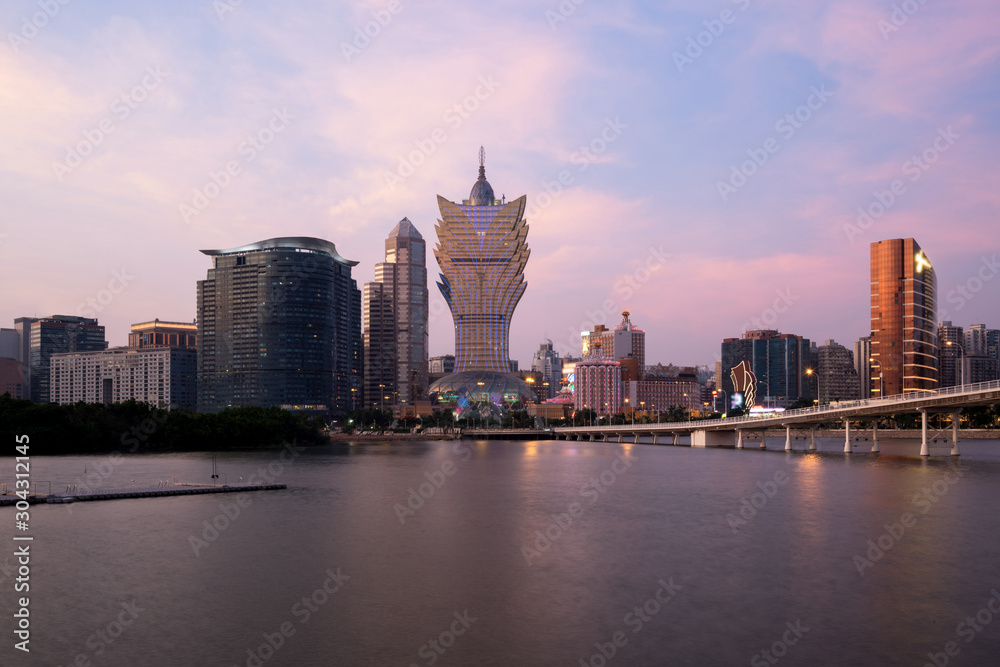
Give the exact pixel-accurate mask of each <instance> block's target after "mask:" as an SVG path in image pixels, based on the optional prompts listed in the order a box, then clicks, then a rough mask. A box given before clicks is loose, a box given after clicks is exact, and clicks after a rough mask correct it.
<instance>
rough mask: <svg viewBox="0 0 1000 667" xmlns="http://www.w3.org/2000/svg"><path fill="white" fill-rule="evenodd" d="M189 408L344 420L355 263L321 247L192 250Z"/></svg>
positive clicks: (356, 364)
mask: <svg viewBox="0 0 1000 667" xmlns="http://www.w3.org/2000/svg"><path fill="white" fill-rule="evenodd" d="M201 252H202V253H204V254H206V255H208V256H210V257H212V260H213V268H211V269H209V270H208V276H207V278H206V279H205V280H199V281H198V409H199V411H202V412H216V411H218V410H222V409H224V408H226V407H228V406H240V405H255V406H262V407H270V406H279V407H285V408H289V409H297V410H312V411H318V412H332V413H334V414H344V413H346V412H348V411H350V410H353V409H355V408H356V407H357V401H358V399H359V394H360V392H361V384H360V383H361V355H362V347H361V292H360V290H358V287H357V282H355V281H354V280H353V279H352V278H351V267H353V266H355V265H356V264H357V262H352V261H350V260H347V259H344V258H343V257H341V256H340V254H339V253H338V252H337V248H336V246H334V244H332V243H330V242H329V241H324V240H322V239H316V238H310V237H286V238H274V239H268V240H266V241H260V242H257V243H251V244H249V245H245V246H241V247H238V248H229V249H227V250H202V251H201Z"/></svg>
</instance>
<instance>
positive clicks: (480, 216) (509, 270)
mask: <svg viewBox="0 0 1000 667" xmlns="http://www.w3.org/2000/svg"><path fill="white" fill-rule="evenodd" d="M526 203H527V197H525V196H523V195H522V196H521V197H519V198H518V199H515V200H513V201H511V202H506V201H503V200H498V199H497V198H496V196H495V195H494V194H493V188H492V186H490V183H489V181H487V180H486V166H485V153H484V151H483V149H482V148H480V149H479V178H478V179H477V180H476V182H475V184H474V185H473V186H472V192H471V193H470V194H469V198H468V199H466V200H465V201H463V202H462V203H461V204H456V203H454V202H452V201H449V200H447V199H445V198H444V197H442V196H440V195H438V208H439V209H440V210H441V219H440V220H438V223H437V226H436V230H437V236H438V244H437V247H436V248H435V249H434V256H435V258H436V259H437V263H438V266H439V267H440V268H441V274H440V277H441V280H440V281H439V282H438V288H440V290H441V294H443V295H444V299H445V301H446V302H447V303H448V307H449V308H450V309H451V315H452V318H453V319H454V321H455V373H453V374H452V375H448V376H445V377H444V378H442V379H440V380H438V381H437V382H435V383H434V384H433V385H431V387H430V392H431V394H433V395H436V396H437V397H438V400H439V401H442V402H444V403H448V404H453V405H454V406H455V408H456V411H457V412H458V413H462V412H463V411H464V410H465V409H468V408H471V409H472V410H473V411H475V412H478V413H480V414H481V415H482V416H484V417H486V416H491V417H502V415H504V414H506V411H507V410H508V409H510V408H512V407H515V406H518V405H523V404H524V403H527V402H528V401H530V400H532V396H533V395H532V392H531V388H530V387H529V386H528V385H527V384H526V383H525V382H524V381H523V380H521V379H520V378H518V377H516V376H514V375H512V374H511V373H510V370H511V367H510V356H509V347H508V337H509V334H510V320H511V317H512V316H513V315H514V308H515V307H516V306H517V303H518V301H520V300H521V296H522V295H523V294H524V290H525V288H526V287H527V283H525V282H524V267H525V265H526V264H527V263H528V255H529V254H530V251H529V250H528V244H527V237H528V223H527V222H526V221H525V220H524V210H525V206H526Z"/></svg>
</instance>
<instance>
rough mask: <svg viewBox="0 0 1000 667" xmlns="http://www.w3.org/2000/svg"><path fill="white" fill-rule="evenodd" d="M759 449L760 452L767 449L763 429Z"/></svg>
mask: <svg viewBox="0 0 1000 667" xmlns="http://www.w3.org/2000/svg"><path fill="white" fill-rule="evenodd" d="M760 448H761V449H762V450H764V449H767V429H766V428H765V429H763V430H761V432H760Z"/></svg>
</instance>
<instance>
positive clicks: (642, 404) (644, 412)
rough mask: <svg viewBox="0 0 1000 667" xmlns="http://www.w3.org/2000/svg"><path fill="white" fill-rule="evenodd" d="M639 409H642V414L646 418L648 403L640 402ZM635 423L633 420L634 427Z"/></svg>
mask: <svg viewBox="0 0 1000 667" xmlns="http://www.w3.org/2000/svg"><path fill="white" fill-rule="evenodd" d="M639 407H640V408H642V414H643V416H644V417H645V416H646V401H639ZM647 421H648V417H647ZM634 423H635V422H634V420H633V425H634Z"/></svg>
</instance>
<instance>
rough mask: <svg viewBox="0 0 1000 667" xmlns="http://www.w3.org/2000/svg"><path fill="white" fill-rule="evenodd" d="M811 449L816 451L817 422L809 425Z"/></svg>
mask: <svg viewBox="0 0 1000 667" xmlns="http://www.w3.org/2000/svg"><path fill="white" fill-rule="evenodd" d="M809 451H810V452H815V451H816V424H813V425H812V426H810V427H809Z"/></svg>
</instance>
